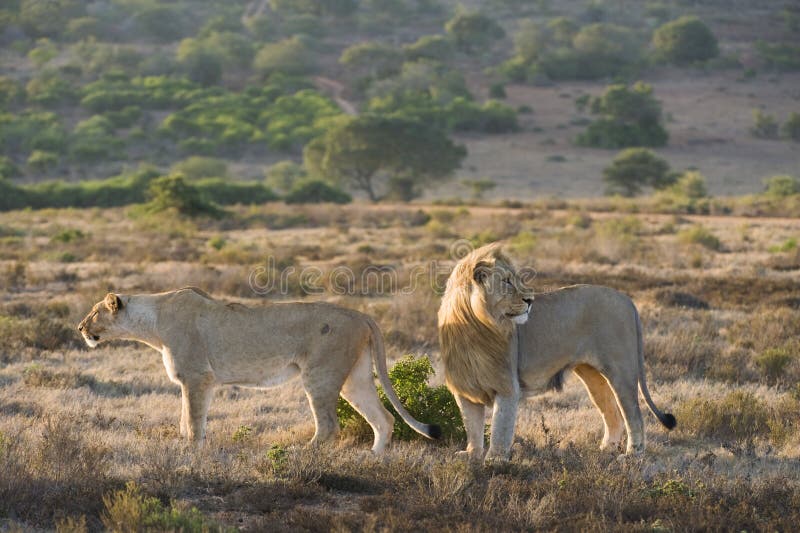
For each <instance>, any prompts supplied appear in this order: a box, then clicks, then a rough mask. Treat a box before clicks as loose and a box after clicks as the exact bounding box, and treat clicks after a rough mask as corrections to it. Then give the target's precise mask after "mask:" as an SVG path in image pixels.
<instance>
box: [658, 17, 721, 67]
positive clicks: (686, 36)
mask: <svg viewBox="0 0 800 533" xmlns="http://www.w3.org/2000/svg"><path fill="white" fill-rule="evenodd" d="M653 47H654V48H655V51H656V53H657V54H658V55H659V56H660V57H661V58H663V59H665V60H666V61H668V62H670V63H675V64H677V65H687V64H690V63H694V62H697V61H706V60H708V59H711V58H713V57H717V55H719V47H718V45H717V38H716V37H714V34H713V33H712V32H711V30H710V29H709V28H708V26H706V25H705V23H704V22H703V21H701V20H700V19H698V18H697V17H693V16H684V17H681V18H679V19H677V20H673V21H672V22H668V23H666V24H664V25H663V26H661V27H659V28H658V29H656V31H655V32H653Z"/></svg>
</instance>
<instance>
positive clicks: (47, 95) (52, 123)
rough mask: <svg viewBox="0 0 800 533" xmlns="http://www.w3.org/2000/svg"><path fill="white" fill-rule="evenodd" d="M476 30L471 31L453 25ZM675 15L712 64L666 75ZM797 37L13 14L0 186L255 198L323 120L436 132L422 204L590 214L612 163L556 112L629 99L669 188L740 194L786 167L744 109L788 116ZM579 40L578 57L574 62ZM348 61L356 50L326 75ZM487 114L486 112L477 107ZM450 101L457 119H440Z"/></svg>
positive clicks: (178, 8) (446, 8)
mask: <svg viewBox="0 0 800 533" xmlns="http://www.w3.org/2000/svg"><path fill="white" fill-rule="evenodd" d="M459 5H461V7H459ZM481 10H482V11H483V12H484V13H486V14H489V15H490V16H489V17H487V18H485V20H484V19H481V22H480V24H484V26H480V25H478V23H476V22H475V20H478V19H469V17H464V16H463V15H465V14H467V15H471V14H474V13H478V12H480V11H481ZM686 15H696V16H698V17H699V18H700V19H701V20H702V21H703V22H704V23H705V24H707V25H708V27H709V28H710V30H711V31H712V32H713V34H714V36H715V37H716V39H717V41H718V50H719V52H718V54H717V56H716V57H714V58H712V59H709V60H707V61H699V62H694V63H691V64H681V65H677V66H675V65H670V64H669V62H665V61H663V60H660V59H659V58H658V57H656V56H657V54H656V53H655V50H654V49H653V45H652V44H651V39H652V34H653V32H654V31H655V30H656V29H657V28H659V27H660V26H662V25H663V24H664V23H666V22H668V21H670V20H675V19H678V18H679V17H681V16H686ZM460 16H461V17H462V18H461V19H459V17H460ZM798 18H800V14H798V11H797V10H796V9H795V8H793V7H792V6H791V5H789V4H786V3H785V2H783V1H779V0H776V1H773V0H770V1H767V2H759V3H757V4H754V3H751V2H738V1H735V0H716V1H705V2H649V3H647V4H644V5H642V3H640V2H633V1H622V0H620V1H607V2H583V1H571V0H570V1H563V2H551V1H546V0H542V1H537V2H522V1H515V0H494V1H492V2H472V3H466V4H458V5H456V3H455V2H436V1H424V2H422V1H420V2H412V1H397V2H379V1H368V2H361V3H358V2H347V1H344V2H339V3H336V2H333V3H326V2H313V1H311V2H307V3H293V2H283V1H280V0H273V1H239V2H225V3H218V2H149V1H137V2H133V1H130V2H126V1H121V0H118V1H105V2H86V1H84V0H58V1H56V2H48V3H41V2H35V1H32V0H15V1H13V2H10V3H7V4H6V5H5V7H4V8H3V9H0V43H1V44H2V49H0V106H2V108H4V112H3V115H2V116H1V117H0V139H2V141H3V142H2V144H3V148H2V155H3V156H5V158H6V159H5V160H4V161H5V163H4V164H5V165H6V167H8V168H11V167H13V171H12V170H6V171H4V174H7V176H6V177H8V178H10V179H13V180H14V181H15V182H16V183H23V184H24V183H36V182H41V181H46V180H53V179H62V180H66V181H78V180H82V179H87V178H107V177H110V176H115V175H118V174H121V173H124V172H127V171H130V170H132V169H135V168H137V167H139V166H140V165H141V164H150V165H154V166H155V167H156V168H158V169H159V170H161V171H162V172H168V171H169V169H170V168H171V167H172V166H173V165H174V164H175V163H177V162H180V161H182V160H184V159H185V158H187V157H190V156H193V155H194V156H198V155H199V156H208V157H214V158H218V159H220V160H222V161H223V162H225V163H226V164H227V177H230V178H232V179H250V180H252V179H256V180H261V179H262V178H263V176H264V174H265V171H266V170H267V169H268V168H269V167H270V166H271V165H274V164H275V163H278V162H280V161H285V160H291V161H294V162H296V163H302V162H303V148H304V146H305V145H306V144H307V143H308V142H309V141H310V140H312V139H314V138H315V137H317V136H319V135H321V134H322V133H323V132H325V131H327V129H329V128H330V125H329V124H330V122H326V120H329V119H330V118H331V117H334V116H336V115H337V114H339V113H342V112H346V113H349V114H352V113H353V112H358V113H367V112H372V113H375V112H379V113H389V114H391V113H394V114H397V115H401V114H402V115H404V116H414V117H422V118H423V121H425V120H428V121H430V119H429V118H425V117H430V116H432V115H430V113H438V115H436V116H441V117H443V120H444V122H442V124H446V127H447V128H448V129H449V134H450V135H451V136H452V137H453V139H454V140H455V141H456V142H458V143H463V145H464V146H465V147H466V149H467V151H468V155H467V157H466V159H465V160H464V161H463V162H462V164H461V166H460V168H459V169H457V170H456V171H455V173H454V176H453V178H454V179H452V180H450V181H447V182H446V183H443V184H441V185H439V186H432V187H427V186H426V187H425V189H426V192H425V194H426V196H428V197H433V198H436V197H467V196H469V194H470V192H469V189H468V188H467V187H465V186H462V185H460V182H461V181H462V180H464V179H473V180H474V179H488V180H491V181H493V182H494V183H495V184H496V187H495V188H494V189H493V190H491V191H489V192H488V193H487V194H486V196H487V197H490V198H512V197H513V198H517V199H519V198H534V197H540V196H564V197H588V196H597V195H601V194H602V193H603V190H604V184H603V181H602V171H603V168H605V167H606V166H607V165H608V164H609V163H610V161H611V159H612V158H613V157H614V156H615V155H616V153H617V151H616V150H609V149H598V148H587V147H580V146H577V145H576V143H575V140H576V138H577V136H578V135H579V134H580V133H581V132H582V131H583V130H584V129H585V128H586V126H587V124H588V123H589V122H590V121H591V120H592V119H593V118H594V117H593V116H592V115H591V113H589V112H588V110H586V109H584V110H583V111H582V112H581V111H578V109H577V108H576V104H575V101H576V99H579V98H580V97H582V96H584V97H585V95H591V96H599V95H601V94H602V93H603V91H604V90H605V88H606V87H607V85H608V84H610V83H614V82H623V83H631V82H634V81H636V80H642V81H644V82H646V83H648V84H650V85H651V86H652V88H653V94H654V96H655V98H656V99H657V100H658V101H659V102H660V103H661V109H662V112H663V121H664V126H665V128H666V130H667V131H668V133H669V140H668V142H667V144H666V145H665V146H661V147H655V150H657V152H658V153H659V154H660V155H661V156H662V157H664V158H666V159H667V160H668V162H669V163H670V165H671V167H672V168H673V170H675V171H677V172H681V171H683V170H686V169H687V168H692V169H698V170H699V171H700V172H701V173H702V174H703V175H704V176H705V179H706V181H707V184H708V189H709V192H710V193H711V194H713V195H737V194H745V193H753V192H758V191H760V190H761V189H762V187H763V184H762V182H763V180H764V179H765V178H767V177H769V176H773V175H776V174H796V173H797V168H799V167H800V150H798V144H797V142H794V141H792V140H791V139H787V138H784V137H778V138H775V139H765V138H757V137H756V136H754V135H753V134H752V133H751V131H750V130H751V128H752V127H753V125H754V122H753V121H754V119H753V111H754V109H761V110H762V111H763V112H764V113H765V114H766V115H769V116H771V117H774V119H775V120H776V121H777V124H776V125H777V127H780V126H781V125H782V124H783V123H784V122H785V121H787V120H788V118H789V117H790V114H791V113H793V112H795V113H796V112H798V111H800V93H798V90H797V87H798V82H800V74H798V73H797V72H793V71H797V70H798V69H800V66H798V64H797V61H796V60H793V59H792V56H793V54H796V52H797V46H798V45H800V31H798V30H797V20H798ZM56 19H57V20H59V21H60V23H59V24H54V23H53V22H52V20H56ZM459 20H461V21H462V22H463V21H465V20H469V21H472V22H470V23H472V24H473V26H469V25H468V24H467V23H466V22H464V24H462V25H460V26H459V25H457V24H455V23H454V21H459ZM556 24H560V26H558V27H557V26H556ZM487 25H488V26H487ZM592 26H595V27H599V29H598V32H599V33H597V32H595V33H596V35H593V37H592V38H594V39H595V41H589V43H588V44H583V45H582V44H581V43H582V42H584V41H586V39H588V38H589V37H586V38H583V41H581V39H582V37H581V35H583V33H586V34H587V35H588V34H589V33H591V28H590V27H592ZM553 28H561V29H560V30H558V31H562V30H563V31H567V30H564V28H567V29H568V31H569V32H572V33H571V34H570V35H568V37H569V39H573V41H572V42H570V41H569V40H568V41H559V40H558V39H562V37H559V35H560V34H555V33H552V32H555V31H556V30H555V29H553ZM587 28H590V30H587ZM595 29H597V28H595ZM584 30H586V31H584ZM536 32H539V33H536ZM548 32H549V33H548ZM582 32H583V33H582ZM603 32H606V33H607V34H608V35H616V36H617V37H616V38H618V39H622V40H621V41H619V43H622V44H621V45H620V46H622V48H620V49H615V50H611V48H614V43H615V42H616V41H614V40H613V39H611V38H610V37H604V34H603ZM609 32H610V33H609ZM614 32H616V33H614ZM554 35H555V36H554ZM572 36H574V37H572ZM437 39H438V40H437ZM526 39H527V40H526ZM603 39H607V40H606V41H604V40H603ZM609 39H610V40H609ZM364 43H370V46H372V47H373V48H371V49H364V50H361V53H360V54H356V53H352V54H351V56H350V60H346V59H345V57H346V54H345V52H346V51H347V50H350V51H351V52H352V51H353V47H354V45H359V44H360V45H363V44H364ZM764 43H766V45H765V44H764ZM532 46H533V47H534V48H535V47H538V48H536V49H535V50H533V49H532V48H531V47H532ZM581 46H584V47H586V46H588V47H589V48H588V49H586V48H581ZM770 46H771V47H772V48H770ZM571 47H574V48H571ZM602 47H611V48H609V50H604V49H603V50H601V48H602ZM343 54H345V55H343ZM526 54H527V55H526ZM548 54H549V55H548ZM581 54H583V55H581ZM587 54H588V55H587ZM591 54H594V55H591ZM603 54H605V55H603ZM515 61H516V63H515ZM570 61H574V62H575V65H576V66H575V67H571V66H570ZM604 62H605V63H604ZM601 63H602V65H605V66H602V68H601V66H598V65H601ZM606 63H607V64H606ZM512 64H513V65H515V66H513V67H512V66H510V65H512ZM573 68H575V69H577V70H570V69H573ZM565 69H566V70H565ZM603 69H605V70H603ZM586 77H591V78H592V79H582V78H586ZM490 97H491V98H495V99H497V100H498V102H499V103H498V104H497V107H494V108H491V109H490V108H486V107H485V104H486V102H487V101H491V100H490ZM281 98H282V100H281V102H282V104H277V101H278V99H281ZM458 98H462V99H465V101H467V102H473V103H474V105H473V104H469V105H470V106H472V107H469V106H467V107H464V105H465V104H459V105H460V106H461V107H458V106H456V107H452V103H453V102H454V101H458ZM454 99H455V100H454ZM423 104H424V105H425V106H426V107H425V109H426V111H423V110H422V109H423V108H422V107H414V106H421V105H423ZM448 106H450V107H448ZM482 106H484V107H482ZM447 109H451V110H450V111H448V110H447ZM425 113H427V114H425ZM448 113H449V115H448ZM458 113H461V114H460V115H459V114H458ZM490 113H504V114H505V115H504V116H505V117H506V118H503V119H502V120H504V121H505V122H502V123H498V122H497V121H498V120H500V119H499V117H500V115H499V114H496V115H491V114H490ZM512 116H514V118H513V119H512V118H511V117H512ZM493 121H494V122H493ZM493 124H494V125H493ZM498 124H502V125H498ZM776 136H777V134H776ZM9 165H10V166H11V167H9ZM323 177H324V176H323ZM353 192H356V193H357V194H359V191H357V190H356V191H353Z"/></svg>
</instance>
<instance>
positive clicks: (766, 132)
mask: <svg viewBox="0 0 800 533" xmlns="http://www.w3.org/2000/svg"><path fill="white" fill-rule="evenodd" d="M750 133H752V134H753V136H755V137H758V138H759V139H777V138H778V121H777V120H776V119H775V117H774V116H773V115H768V114H766V113H764V112H763V111H761V110H760V109H754V110H753V127H752V128H750Z"/></svg>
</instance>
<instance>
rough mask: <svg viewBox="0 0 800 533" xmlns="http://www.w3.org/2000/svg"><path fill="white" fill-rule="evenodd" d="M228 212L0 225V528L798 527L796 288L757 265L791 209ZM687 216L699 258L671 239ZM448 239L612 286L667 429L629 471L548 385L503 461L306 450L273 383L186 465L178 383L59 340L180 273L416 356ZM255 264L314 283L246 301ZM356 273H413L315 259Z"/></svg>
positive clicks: (16, 219) (355, 446) (769, 261)
mask: <svg viewBox="0 0 800 533" xmlns="http://www.w3.org/2000/svg"><path fill="white" fill-rule="evenodd" d="M232 211H233V212H234V213H235V214H234V217H233V218H232V219H231V220H227V221H218V222H209V223H204V224H206V225H203V224H201V225H196V224H192V223H185V222H179V223H176V225H175V227H176V228H177V229H176V231H178V230H180V231H178V233H180V235H178V236H176V237H174V238H172V239H170V238H168V237H165V236H164V235H163V234H162V233H161V232H160V229H158V228H157V227H146V226H141V225H139V226H137V224H138V223H135V222H133V221H131V220H130V219H128V218H127V217H125V216H124V211H122V210H103V211H99V210H85V211H79V210H68V211H51V212H48V213H46V214H45V213H41V212H17V213H6V214H1V215H0V227H3V228H14V230H15V231H14V237H13V238H14V239H20V241H19V242H15V243H5V244H4V245H3V247H2V248H1V249H0V252H1V253H0V257H2V258H3V259H2V261H0V274H1V275H2V276H5V277H3V278H2V279H3V280H4V283H3V284H2V285H1V286H2V289H0V298H1V299H2V300H1V303H0V361H2V365H3V366H2V367H0V472H2V475H0V528H10V529H15V528H17V527H19V528H22V529H32V528H45V529H53V528H55V529H58V530H60V531H83V530H100V529H103V528H104V527H105V528H107V527H113V528H114V529H119V530H137V529H141V528H146V527H153V528H156V529H159V528H160V529H183V530H188V531H194V530H216V529H226V528H242V529H250V530H276V531H283V530H293V531H296V530H302V531H323V530H324V531H329V530H340V531H346V530H415V531H416V530H427V529H434V528H435V529H441V528H442V527H443V525H444V526H446V527H447V528H449V529H451V530H456V531H457V530H469V531H474V530H479V531H495V530H509V529H513V530H521V529H528V530H543V529H544V530H551V529H561V530H563V529H567V530H574V529H592V530H596V529H601V530H652V529H671V530H698V529H699V530H704V529H710V530H734V529H736V530H744V529H746V530H790V529H792V528H793V527H794V525H795V524H796V523H797V522H798V520H800V515H798V509H800V484H798V481H797V480H798V479H799V478H800V467H798V462H797V460H798V456H800V452H798V450H800V428H799V427H798V422H797V410H798V409H799V408H800V406H799V405H798V402H799V401H800V389H798V388H797V380H798V378H799V377H800V358H798V355H797V343H796V341H795V339H796V338H797V337H798V335H800V318H798V315H797V308H798V307H799V306H800V303H798V302H800V300H798V298H797V293H796V280H795V277H794V275H795V273H794V272H793V271H792V270H786V269H785V268H784V266H785V265H786V263H780V264H779V263H776V262H775V259H774V258H775V257H776V256H777V255H780V254H784V255H788V254H791V253H793V252H792V250H789V251H784V248H787V246H786V245H785V243H786V242H790V240H791V239H792V238H795V239H796V238H797V235H798V233H799V232H800V222H798V221H797V220H776V219H769V218H751V219H746V220H744V219H740V218H736V217H730V218H729V217H720V216H707V217H703V216H696V215H683V216H681V217H675V216H672V215H659V214H635V213H628V214H624V213H618V212H608V211H602V212H599V211H597V210H594V209H593V208H592V207H591V205H588V204H582V203H572V204H570V203H565V202H558V203H554V204H553V205H544V204H542V205H536V206H529V207H524V208H513V209H512V208H502V207H486V206H483V207H482V206H470V207H468V208H464V207H445V206H438V207H427V206H413V207H411V206H383V205H382V206H365V205H360V204H356V205H352V206H344V207H342V206H322V207H314V208H305V207H292V208H291V209H287V208H286V207H285V206H272V205H270V206H263V207H253V208H234V209H232ZM53 220H58V224H54V223H53V222H52V221H53ZM437 224H438V226H437ZM432 225H433V226H432ZM265 226H266V227H269V228H271V229H265ZM23 228H24V229H23ZM692 228H704V230H703V231H704V232H705V233H704V234H703V235H706V234H708V235H712V236H713V237H714V238H716V239H718V240H719V246H716V245H715V246H707V245H704V244H703V242H702V240H699V239H700V238H699V237H697V238H696V237H685V235H693V233H689V232H695V233H696V232H697V230H696V229H692ZM176 235H177V234H176ZM703 235H701V237H702V236H703ZM460 238H463V239H465V240H466V241H468V242H472V243H475V244H479V243H482V242H485V241H486V240H491V239H495V238H503V239H507V242H508V243H509V244H508V246H509V250H510V253H511V254H512V255H513V256H514V257H515V258H517V259H518V261H519V262H520V263H523V264H526V265H530V266H533V267H535V268H536V269H537V270H538V275H537V278H536V280H535V286H536V288H537V289H538V290H545V289H547V288H551V287H556V286H559V285H564V284H569V283H586V282H589V283H601V284H606V285H610V286H613V287H616V288H619V289H620V290H623V291H625V292H627V293H629V294H631V296H632V297H633V298H634V300H635V301H636V302H637V304H638V305H639V307H640V309H641V314H642V318H643V321H644V328H645V343H646V358H647V363H648V374H649V378H650V389H651V391H652V393H653V395H654V398H655V400H656V402H657V403H658V404H659V405H660V406H664V407H668V408H670V409H674V410H675V413H676V415H677V416H678V424H679V425H678V429H677V430H676V431H675V432H673V433H670V434H667V433H665V432H664V431H663V430H662V429H661V428H660V427H658V425H657V422H656V421H655V419H654V418H653V417H650V416H649V415H648V416H647V417H646V424H647V428H646V429H647V435H648V452H647V454H646V455H645V456H644V457H640V458H629V459H626V460H624V461H619V460H617V459H616V458H615V456H614V454H609V453H601V452H599V451H598V450H597V445H598V443H599V440H600V437H601V436H602V423H601V420H600V418H599V416H598V415H597V414H596V411H595V409H594V407H593V406H592V405H591V403H590V401H589V399H588V398H587V396H586V394H585V392H584V390H583V388H582V386H581V385H580V383H579V382H578V381H577V380H575V379H569V380H568V382H567V384H566V388H565V390H564V391H563V392H562V393H559V394H556V393H548V394H544V395H542V396H539V397H537V398H534V399H532V400H531V401H529V402H528V403H527V405H525V406H524V407H523V408H522V409H521V412H520V416H519V423H518V431H517V439H516V442H515V446H514V460H513V461H512V463H511V464H509V465H505V466H496V467H488V468H487V467H483V466H481V465H473V464H468V463H465V462H462V461H459V460H456V458H455V457H454V453H455V451H456V450H458V449H459V448H460V447H462V446H463V443H461V442H451V443H446V444H445V446H435V447H434V446H430V445H427V444H426V443H424V442H410V443H401V442H397V441H396V442H395V443H394V445H393V446H392V448H391V449H390V450H389V451H388V453H387V454H385V455H384V456H382V457H373V456H372V455H371V454H370V453H369V451H368V449H367V445H366V444H364V443H363V442H359V441H357V440H355V439H354V438H353V437H352V436H348V435H346V434H345V435H343V436H342V437H341V438H340V439H339V440H338V441H337V442H336V443H334V444H332V445H329V446H323V447H322V448H320V449H317V450H309V449H306V448H305V447H304V446H303V444H304V443H305V442H306V441H307V440H308V439H309V438H310V436H311V434H312V432H313V424H312V421H311V418H310V412H309V409H308V407H307V405H306V399H305V397H304V395H303V393H302V390H301V388H300V386H299V384H297V383H292V384H287V385H284V386H282V387H281V388H278V389H275V390H271V391H266V392H259V391H251V390H244V389H239V388H236V387H227V388H222V389H220V390H218V391H217V393H216V394H215V396H214V399H213V403H212V406H211V411H210V420H209V437H208V439H209V440H208V443H207V446H206V447H205V448H204V449H203V450H200V451H196V450H193V449H191V448H190V447H188V446H186V445H185V444H184V443H183V442H182V441H181V440H180V439H179V436H178V430H177V422H178V411H179V403H180V399H179V391H178V389H177V387H175V386H174V385H172V384H171V383H170V382H169V381H168V380H167V378H166V376H165V373H164V370H163V368H162V365H161V361H160V357H159V356H158V354H156V353H155V352H153V351H152V350H149V349H147V348H145V347H142V346H139V345H134V344H131V343H116V344H113V345H104V346H103V347H101V348H99V349H97V350H94V351H87V350H86V349H85V348H84V347H83V346H82V345H81V344H80V342H79V339H78V338H77V334H75V333H74V331H73V328H74V325H75V324H76V323H77V322H78V320H80V318H81V317H82V315H83V314H84V313H85V312H86V310H87V309H88V308H89V307H90V305H91V304H92V303H93V302H94V301H96V300H97V299H99V298H101V297H102V296H103V295H104V294H105V292H107V291H108V290H110V289H114V290H118V291H121V292H125V291H132V292H134V291H148V292H150V291H156V290H162V289H168V288H172V287H176V286H180V285H185V284H195V285H200V286H202V287H204V288H205V289H207V290H209V291H210V292H212V293H213V294H214V295H216V296H219V297H222V298H227V299H231V300H236V301H242V302H245V303H249V304H253V305H257V304H258V303H259V302H260V301H262V300H264V299H269V300H274V299H280V298H288V297H291V298H297V297H306V298H322V299H326V300H330V301H338V302H340V303H342V304H344V305H347V306H350V307H353V308H356V309H360V310H363V311H365V312H368V313H370V314H372V315H373V316H375V317H376V318H377V319H378V320H379V322H380V325H381V327H382V329H383V331H384V333H385V336H386V339H387V346H388V347H389V355H390V357H391V358H393V359H395V358H397V357H399V356H401V355H403V354H405V353H416V354H428V355H429V356H430V357H431V359H432V360H433V361H434V364H435V366H436V364H437V360H438V340H437V335H436V327H435V312H436V309H437V307H438V302H439V297H438V294H439V292H438V291H439V290H441V283H442V282H443V280H444V278H446V275H447V266H448V265H451V264H452V258H451V257H450V251H451V248H452V246H453V243H454V241H455V240H456V239H460ZM23 242H24V245H23V244H22V243H23ZM771 250H772V251H771ZM64 253H69V254H72V255H73V256H74V259H73V260H71V261H70V262H65V261H64ZM270 256H271V257H273V258H274V268H275V270H276V272H280V271H281V270H282V269H285V268H287V267H294V268H295V269H296V271H297V272H299V271H300V270H301V269H302V268H303V267H309V266H313V267H316V268H318V269H319V271H320V272H322V273H323V278H324V279H323V280H322V281H320V282H319V287H320V288H322V289H323V292H322V293H321V294H316V295H310V296H304V295H303V293H302V290H303V287H304V285H303V283H304V282H303V281H302V280H301V279H300V276H299V274H293V276H290V277H289V278H288V285H287V288H288V291H289V295H288V296H283V295H279V294H268V295H265V296H261V295H258V294H255V293H254V292H253V291H252V289H251V288H250V286H249V284H248V276H249V274H250V273H251V272H252V271H253V270H254V269H256V268H258V267H259V266H261V265H264V264H265V262H266V261H267V260H268V257H270ZM434 260H435V261H438V262H439V263H438V266H439V267H440V268H441V271H439V270H436V271H435V272H434V275H433V276H430V275H429V271H428V270H426V269H429V268H431V261H434ZM372 264H375V265H381V266H383V267H385V268H389V269H390V270H391V271H392V272H395V273H396V278H395V280H396V283H397V287H398V288H402V287H403V286H405V285H406V284H408V283H409V281H410V280H412V279H415V278H414V276H416V275H417V274H416V273H417V272H420V271H422V272H424V273H425V274H426V275H425V276H424V277H423V278H422V279H420V280H418V284H417V288H416V290H414V291H411V292H410V293H409V294H396V295H394V296H393V297H388V296H387V295H384V294H381V293H380V291H379V290H378V289H379V287H377V286H376V281H375V280H374V279H372V280H370V279H366V280H362V279H356V280H355V281H354V282H353V283H352V284H350V285H348V288H350V289H352V292H351V293H346V294H335V293H333V292H332V289H333V288H334V285H333V284H332V282H331V281H330V279H329V278H327V277H326V276H329V275H330V274H331V273H333V272H335V271H336V269H337V268H341V267H348V268H351V269H352V270H353V271H354V272H356V273H360V272H363V271H364V270H365V269H366V268H367V267H369V265H372ZM782 265H783V266H782ZM434 266H436V264H435V265H434ZM431 280H433V282H434V283H432V282H431ZM6 281H8V283H6ZM12 281H13V283H12ZM437 283H438V284H439V285H438V287H437ZM433 381H434V383H436V384H438V383H441V373H438V374H437V375H436V376H435V377H434V378H433ZM131 482H133V483H135V485H130V483H131ZM147 524H150V525H147Z"/></svg>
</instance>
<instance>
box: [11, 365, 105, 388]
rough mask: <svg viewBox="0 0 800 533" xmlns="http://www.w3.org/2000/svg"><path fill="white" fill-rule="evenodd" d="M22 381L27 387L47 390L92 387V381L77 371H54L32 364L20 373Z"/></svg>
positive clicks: (89, 377)
mask: <svg viewBox="0 0 800 533" xmlns="http://www.w3.org/2000/svg"><path fill="white" fill-rule="evenodd" d="M22 381H23V383H25V385H27V386H29V387H44V388H47V389H77V388H80V387H83V386H84V385H92V384H93V383H94V379H93V378H92V377H91V376H86V375H83V374H81V373H80V372H78V371H77V370H66V371H55V370H50V369H48V368H44V367H43V366H42V365H40V364H38V363H34V364H32V365H30V366H28V367H27V368H25V370H23V371H22Z"/></svg>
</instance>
